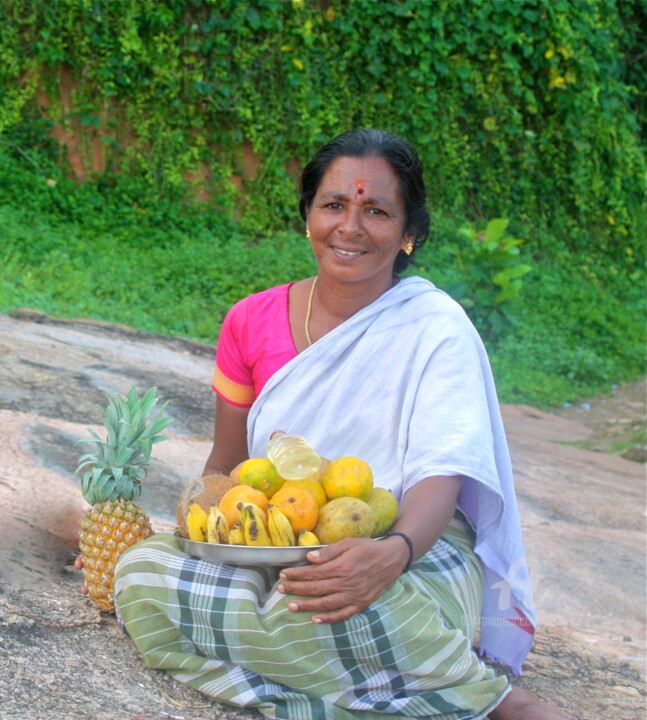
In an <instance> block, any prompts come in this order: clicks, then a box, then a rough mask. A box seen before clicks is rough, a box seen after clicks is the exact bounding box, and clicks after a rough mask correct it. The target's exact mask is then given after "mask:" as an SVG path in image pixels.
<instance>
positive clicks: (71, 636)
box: [0, 311, 645, 720]
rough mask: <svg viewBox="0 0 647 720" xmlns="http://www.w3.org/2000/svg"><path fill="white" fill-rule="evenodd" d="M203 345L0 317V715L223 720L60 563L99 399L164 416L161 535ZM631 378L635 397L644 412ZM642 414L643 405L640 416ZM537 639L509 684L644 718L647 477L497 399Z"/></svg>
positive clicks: (148, 494) (197, 419)
mask: <svg viewBox="0 0 647 720" xmlns="http://www.w3.org/2000/svg"><path fill="white" fill-rule="evenodd" d="M212 366H213V349H212V348H211V347H209V346H206V345H203V344H200V343H194V342H190V341H185V340H181V339H177V338H169V337H162V336H157V335H150V334H147V333H141V332H138V331H135V330H132V329H130V328H126V327H121V326H115V325H108V324H103V323H96V322H92V321H83V320H79V321H74V322H68V321H60V320H56V319H53V318H49V317H47V316H44V315H42V314H40V313H36V312H32V311H18V312H16V313H15V314H14V315H13V316H6V315H0V433H1V437H2V438H3V443H2V450H1V451H0V453H1V457H2V467H1V468H0V518H1V520H0V523H1V525H0V528H1V531H0V628H1V631H0V720H17V719H18V718H20V719H21V720H40V719H41V718H42V719H46V720H68V719H69V718H71V717H74V718H75V719H78V720H122V719H123V720H126V719H127V718H132V719H133V720H134V718H138V719H139V718H141V719H142V720H143V719H147V720H162V719H164V720H166V719H167V718H177V720H180V719H181V718H186V719H187V720H189V718H190V720H203V719H204V720H206V719H207V718H209V719H211V720H213V719H214V718H215V719H216V720H217V719H219V718H222V719H226V720H235V719H236V718H257V717H260V715H259V714H258V713H256V712H255V711H244V710H237V709H234V708H229V707H225V706H222V705H219V704H218V703H214V702H212V701H210V700H209V699H208V698H206V697H204V696H202V695H200V694H199V693H196V692H193V691H191V690H189V689H187V688H186V687H185V686H183V685H181V684H180V683H177V682H175V681H174V680H172V679H171V678H170V677H168V676H167V675H166V674H164V673H162V672H159V671H154V670H149V669H147V668H146V667H145V666H144V664H143V662H142V660H141V657H140V656H139V655H138V653H137V652H136V650H135V649H134V647H133V646H132V645H131V643H130V642H129V641H128V639H127V638H126V637H125V636H123V635H122V634H121V632H120V630H119V628H118V626H117V624H116V621H115V619H114V617H112V616H106V615H102V614H101V613H99V612H98V611H97V610H96V609H95V608H94V607H93V606H92V605H91V604H90V602H89V601H88V600H87V599H86V598H84V597H83V596H82V595H81V594H80V593H79V588H80V585H81V577H80V574H79V573H78V572H77V571H74V570H73V568H72V567H71V562H72V559H73V557H74V554H75V548H76V540H77V530H78V521H79V518H80V516H81V514H82V512H83V511H84V509H85V502H84V501H83V498H82V496H81V493H80V490H79V482H78V478H76V477H75V476H74V475H73V472H74V469H75V467H76V463H77V460H78V457H79V454H80V453H81V452H83V451H84V449H83V446H81V445H79V443H78V441H77V439H78V438H79V437H87V429H88V428H93V429H95V430H96V431H97V432H99V433H100V432H101V430H102V427H101V413H102V408H103V406H104V402H105V401H104V397H103V394H102V392H101V391H102V390H104V389H106V390H115V391H119V392H126V391H127V390H128V388H129V387H130V386H131V385H132V384H135V385H136V386H137V387H138V388H139V389H140V390H145V389H147V388H148V387H151V386H153V385H156V386H157V387H158V389H159V394H160V396H161V397H162V398H163V399H164V400H171V404H170V405H169V408H168V412H169V414H171V415H172V416H173V417H174V418H175V422H174V423H173V425H171V427H170V428H169V429H168V431H167V434H168V435H169V436H170V440H169V441H167V442H164V443H161V444H160V445H157V446H156V447H155V451H154V460H153V463H152V466H151V470H150V473H149V478H148V480H147V483H146V489H145V492H144V495H143V498H142V504H143V505H144V507H145V508H146V509H147V510H148V511H149V512H150V514H151V516H152V520H153V526H154V528H155V529H156V530H169V529H172V528H173V527H174V524H175V521H174V511H175V504H176V500H177V496H178V494H179V490H180V489H181V488H182V487H183V486H184V485H185V484H186V483H187V482H189V481H190V480H192V479H193V478H194V477H195V476H197V475H199V474H200V473H201V470H202V467H203V464H204V461H205V459H206V457H207V454H208V451H209V448H210V442H211V440H210V438H211V433H212V427H213V409H214V401H213V397H212V393H211V391H210V389H209V381H210V377H211V372H212ZM643 388H644V386H643V385H636V386H635V398H633V399H632V402H635V403H637V404H638V405H639V406H640V407H639V408H638V409H639V412H638V413H637V414H638V415H639V414H640V411H641V412H642V416H643V418H644V393H643ZM640 408H642V410H640ZM503 413H504V420H505V423H506V427H507V430H508V437H509V442H510V448H511V452H512V457H513V463H514V466H515V474H516V482H517V488H518V496H519V504H520V507H521V513H522V518H523V524H524V533H525V537H526V545H527V551H528V556H529V559H530V560H529V562H530V567H531V571H532V576H533V585H534V593H535V598H536V603H537V610H538V617H539V622H540V630H539V632H538V635H537V640H536V643H535V646H534V649H533V651H532V653H531V654H530V656H529V658H528V661H527V662H526V664H525V666H524V675H523V677H522V678H519V679H514V682H515V683H517V684H519V685H521V686H523V687H525V688H527V689H528V690H531V691H532V692H534V693H536V694H537V695H539V696H540V697H542V698H544V699H547V700H551V701H553V702H554V703H555V704H557V705H559V706H560V707H562V708H563V709H564V711H565V712H566V713H567V714H568V716H569V717H570V718H573V720H589V719H590V718H613V720H635V718H638V717H640V716H642V713H644V707H645V552H644V542H645V518H644V508H645V482H644V481H645V466H644V465H642V464H640V463H638V462H633V461H631V460H627V459H623V458H622V457H619V456H616V455H612V454H605V453H601V452H596V451H594V450H591V449H589V448H590V447H598V446H599V445H600V443H599V439H598V438H596V429H595V427H594V426H591V427H589V426H587V425H586V424H584V423H583V422H582V419H583V418H580V417H578V416H576V415H573V416H572V417H560V416H558V415H556V414H548V413H542V412H539V411H537V410H535V409H533V408H529V407H523V406H504V407H503Z"/></svg>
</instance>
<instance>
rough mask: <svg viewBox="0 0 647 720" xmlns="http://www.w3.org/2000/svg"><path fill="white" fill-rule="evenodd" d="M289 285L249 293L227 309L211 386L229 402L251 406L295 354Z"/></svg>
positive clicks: (246, 406) (244, 406)
mask: <svg viewBox="0 0 647 720" xmlns="http://www.w3.org/2000/svg"><path fill="white" fill-rule="evenodd" d="M292 285H293V283H288V284H287V285H279V286H278V287H274V288H270V289H269V290H264V291H263V292H260V293H256V294H255V295H250V296H249V297H246V298H244V299H243V300H240V301H239V302H237V303H236V304H235V305H234V306H233V307H232V308H231V310H230V311H229V312H228V313H227V315H226V317H225V320H224V322H223V324H222V329H221V330H220V336H219V338H218V348H217V350H216V367H215V370H214V375H213V383H212V388H213V389H214V391H215V392H216V393H217V394H218V396H219V397H221V398H222V399H223V400H225V401H226V402H228V403H229V404H230V405H235V406H236V407H242V408H248V407H251V406H252V403H253V402H254V400H255V399H256V398H257V397H258V395H259V393H260V392H261V390H262V389H263V386H264V385H265V383H266V382H267V381H268V380H269V379H270V377H272V375H274V373H275V372H276V371H277V370H279V369H280V368H282V367H283V366H284V365H285V364H286V363H287V362H289V361H290V360H292V358H294V357H296V355H297V350H296V348H295V346H294V340H293V339H292V332H291V331H290V318H289V314H288V294H289V292H290V287H291V286H292Z"/></svg>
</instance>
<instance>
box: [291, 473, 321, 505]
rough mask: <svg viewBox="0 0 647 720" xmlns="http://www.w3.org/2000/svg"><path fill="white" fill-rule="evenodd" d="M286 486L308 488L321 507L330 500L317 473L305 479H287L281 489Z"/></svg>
mask: <svg viewBox="0 0 647 720" xmlns="http://www.w3.org/2000/svg"><path fill="white" fill-rule="evenodd" d="M285 488H288V489H289V488H302V489H303V490H307V491H308V492H309V493H310V494H311V495H312V497H313V498H314V499H315V500H316V502H317V507H321V506H322V505H325V504H326V503H327V502H328V498H327V497H326V493H325V491H324V489H323V485H322V484H321V483H320V482H319V480H317V476H316V475H313V476H312V477H309V478H304V479H303V480H286V481H285V482H284V483H283V486H282V488H281V489H285Z"/></svg>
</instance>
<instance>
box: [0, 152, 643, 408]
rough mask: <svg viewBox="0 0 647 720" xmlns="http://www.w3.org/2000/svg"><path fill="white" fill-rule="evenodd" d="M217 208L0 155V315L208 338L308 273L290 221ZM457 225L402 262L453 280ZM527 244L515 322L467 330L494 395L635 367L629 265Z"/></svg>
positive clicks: (608, 380)
mask: <svg viewBox="0 0 647 720" xmlns="http://www.w3.org/2000/svg"><path fill="white" fill-rule="evenodd" d="M223 216H224V213H219V212H218V211H217V209H208V208H206V209H205V208H192V207H189V206H187V205H186V204H185V203H183V202H182V201H181V200H180V199H178V198H173V197H166V198H159V197H153V196H147V195H146V194H145V192H144V191H142V192H136V191H134V190H131V191H130V193H127V192H124V191H123V190H122V189H121V188H119V187H117V188H116V189H115V188H105V187H101V186H100V185H98V186H91V185H89V184H88V185H86V186H82V187H79V186H76V185H74V184H73V183H72V182H71V181H66V180H65V179H64V178H61V179H59V180H58V181H57V183H56V185H51V184H50V185H48V184H46V182H45V180H44V178H43V177H42V176H38V175H36V174H33V173H29V172H26V171H24V170H23V169H21V168H19V167H17V165H16V162H15V161H11V160H10V159H8V158H7V157H6V156H1V155H0V228H2V230H1V233H2V235H1V236H0V263H1V266H2V268H3V271H2V274H1V275H0V312H4V313H9V312H11V311H12V310H14V309H15V308H17V307H20V306H26V307H31V308H33V309H37V310H40V311H42V312H45V313H48V314H50V315H53V316H57V317H61V318H74V317H79V316H84V317H92V318H95V319H98V320H104V321H107V322H118V323H122V324H126V325H130V326H132V327H135V328H138V329H141V330H146V331H150V332H155V333H162V334H170V335H178V336H183V337H189V338H194V339H199V340H202V341H205V342H208V343H215V342H216V339H217V334H218V330H219V326H220V323H221V322H222V319H223V317H224V315H225V313H226V311H227V309H228V308H229V307H230V306H231V305H232V304H233V303H234V302H236V301H237V300H238V299H240V298H242V297H244V296H246V295H248V294H250V293H252V292H257V291H260V290H263V289H265V288H267V287H270V286H272V285H276V284H279V283H283V282H288V281H290V280H295V279H299V278H301V277H304V276H307V275H311V274H314V273H315V272H316V266H315V263H314V260H313V258H312V256H311V253H310V250H309V246H308V244H307V241H306V240H305V238H304V237H303V234H302V233H301V232H300V231H298V232H297V231H296V230H286V231H281V232H273V233H268V234H265V236H263V237H261V238H259V237H257V236H256V233H255V231H254V228H253V226H251V227H250V226H249V224H248V226H247V227H244V226H243V224H241V223H240V222H239V223H235V222H233V221H231V220H228V219H226V218H225V217H223ZM459 223H460V220H455V219H452V218H449V217H442V216H441V217H440V220H439V221H438V220H437V223H436V225H437V227H436V237H437V240H436V241H435V242H430V243H428V245H427V246H426V247H425V248H424V249H423V251H422V252H421V253H420V256H419V258H418V265H417V267H416V268H414V271H415V272H416V274H420V275H423V276H424V277H427V278H429V279H430V280H432V281H433V282H435V283H436V284H437V285H438V286H439V287H441V288H442V287H446V286H447V285H449V284H450V283H451V282H453V281H455V280H456V279H457V278H456V270H455V268H454V267H453V265H452V255H451V253H450V252H449V251H448V244H449V243H451V242H456V241H457V240H456V238H455V230H456V229H457V227H458V225H459ZM295 224H297V223H295ZM452 231H453V232H452ZM528 245H529V249H530V251H531V252H532V253H533V255H532V256H530V257H529V261H530V262H531V264H532V265H533V272H532V273H531V274H530V275H528V276H527V278H526V279H525V288H524V292H523V293H522V296H521V299H520V300H519V301H517V302H516V304H515V305H514V307H512V306H511V309H513V310H514V316H515V318H516V322H515V324H514V325H513V326H512V327H511V328H510V330H509V331H508V332H507V333H505V334H503V335H500V336H498V337H497V338H495V339H490V338H488V336H487V329H486V328H479V329H481V330H484V331H485V332H484V336H485V342H486V346H487V348H488V351H489V353H490V358H491V362H492V367H493V371H494V374H495V378H496V380H497V387H498V390H499V395H500V398H501V400H502V401H504V402H514V403H525V404H531V405H534V406H535V407H540V408H544V409H547V408H550V407H553V406H556V405H560V404H562V403H564V402H567V401H568V402H575V401H577V400H578V399H580V398H583V397H590V396H593V395H596V394H600V393H604V392H607V391H609V390H610V389H611V386H612V385H613V384H620V383H622V382H625V381H628V380H631V379H634V378H636V377H638V376H640V375H641V374H642V372H643V371H644V359H645V354H644V348H645V323H644V317H645V307H644V297H645V294H644V274H643V273H642V271H638V270H637V269H636V263H635V262H634V261H633V260H632V259H631V258H629V259H627V261H626V262H624V263H623V261H622V260H621V261H618V260H613V261H612V260H609V259H608V258H605V257H602V256H592V257H582V256H574V255H571V254H569V253H568V252H566V251H565V250H564V248H563V247H562V246H561V245H560V243H559V241H558V240H556V239H554V238H552V239H551V238H543V240H542V242H541V243H540V242H533V243H530V242H529V243H528ZM547 248H548V250H547Z"/></svg>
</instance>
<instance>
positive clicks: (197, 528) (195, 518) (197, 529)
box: [186, 503, 209, 542]
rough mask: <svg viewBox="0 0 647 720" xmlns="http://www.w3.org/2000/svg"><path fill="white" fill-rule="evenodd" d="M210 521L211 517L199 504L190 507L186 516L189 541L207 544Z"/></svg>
mask: <svg viewBox="0 0 647 720" xmlns="http://www.w3.org/2000/svg"><path fill="white" fill-rule="evenodd" d="M208 521H209V516H208V515H207V513H206V512H205V511H204V510H203V509H202V508H201V507H200V506H199V505H198V503H192V504H191V505H189V511H188V512H187V514H186V529H187V531H188V533H189V540H194V541H195V542H207V523H208Z"/></svg>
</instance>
